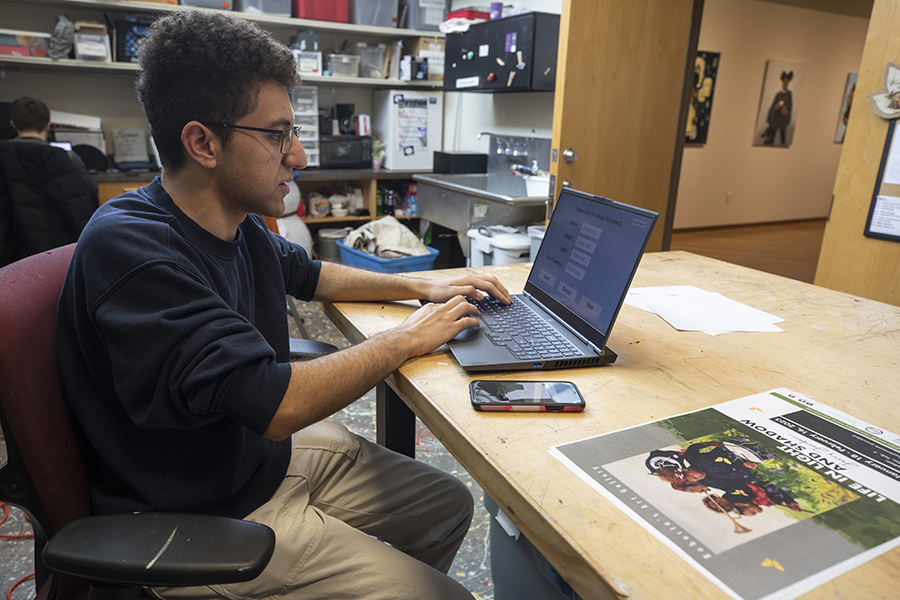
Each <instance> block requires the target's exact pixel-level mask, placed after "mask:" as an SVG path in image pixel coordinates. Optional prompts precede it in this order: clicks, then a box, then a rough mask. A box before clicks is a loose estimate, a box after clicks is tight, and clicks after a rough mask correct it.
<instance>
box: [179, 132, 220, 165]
mask: <svg viewBox="0 0 900 600" xmlns="http://www.w3.org/2000/svg"><path fill="white" fill-rule="evenodd" d="M181 144H182V145H183V146H184V151H185V152H186V153H187V155H188V158H189V159H190V160H193V161H194V162H195V163H197V164H198V165H200V166H201V167H204V168H206V169H214V168H215V167H216V166H217V164H218V158H219V156H220V154H221V152H222V142H221V140H220V139H219V137H218V136H216V135H214V134H213V132H212V131H211V130H210V129H209V127H207V126H206V125H203V124H202V123H200V122H199V121H191V122H189V123H188V124H187V125H185V126H184V129H182V130H181Z"/></svg>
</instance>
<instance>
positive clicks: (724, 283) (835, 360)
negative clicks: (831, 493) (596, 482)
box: [325, 252, 900, 599]
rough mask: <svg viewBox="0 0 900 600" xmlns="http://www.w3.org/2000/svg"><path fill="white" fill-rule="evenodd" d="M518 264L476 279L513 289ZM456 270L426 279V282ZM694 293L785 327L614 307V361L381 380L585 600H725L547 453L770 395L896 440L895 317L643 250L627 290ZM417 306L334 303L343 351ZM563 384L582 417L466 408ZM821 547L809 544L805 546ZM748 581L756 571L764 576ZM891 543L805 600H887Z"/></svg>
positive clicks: (893, 562) (438, 356)
mask: <svg viewBox="0 0 900 600" xmlns="http://www.w3.org/2000/svg"><path fill="white" fill-rule="evenodd" d="M529 268H530V265H529V264H517V265H503V266H492V267H483V268H478V269H474V270H477V271H482V272H490V273H493V274H494V275H496V276H497V277H499V278H500V279H501V280H502V281H503V282H504V284H505V285H506V286H507V288H509V289H510V291H511V292H513V293H516V292H520V291H521V289H522V286H523V285H524V281H525V278H526V276H527V275H528V270H529ZM453 272H458V271H432V272H426V273H417V274H415V276H421V277H437V276H442V275H446V274H449V273H453ZM661 285H695V286H697V287H700V288H702V289H705V290H708V291H715V292H719V293H721V294H723V295H725V296H727V297H728V298H731V299H733V300H737V301H739V302H743V303H745V304H748V305H750V306H753V307H755V308H758V309H760V310H763V311H766V312H768V313H771V314H773V315H778V316H780V317H783V318H784V319H785V320H784V322H783V323H779V327H781V328H783V329H784V330H785V331H784V333H728V334H724V335H718V336H710V335H707V334H705V333H700V332H682V331H676V330H675V329H673V328H672V327H671V326H670V325H669V324H668V323H666V322H665V321H663V320H662V319H661V318H660V317H658V316H656V315H654V314H651V313H648V312H645V311H643V310H640V309H637V308H633V307H631V306H627V305H626V306H624V307H623V308H622V311H621V312H620V314H619V317H618V320H617V322H616V325H615V327H614V329H613V332H612V336H611V338H610V340H609V346H610V347H611V348H612V349H613V350H614V351H615V352H616V353H618V355H619V358H618V361H617V362H616V363H615V364H613V365H611V366H604V367H595V368H582V369H570V370H560V371H547V372H534V371H528V372H519V373H515V374H506V373H501V374H482V375H478V376H470V375H467V374H466V373H465V372H464V371H463V370H462V369H461V368H460V367H459V365H458V364H457V363H456V361H455V360H454V359H453V356H452V355H451V354H450V353H449V352H448V351H447V350H446V349H445V348H441V349H439V350H437V351H435V352H434V353H432V354H430V355H427V356H423V357H419V358H416V359H412V360H409V361H407V362H406V363H405V364H404V365H403V366H402V367H401V368H400V369H399V370H398V371H396V372H395V373H394V374H392V375H391V376H390V377H389V378H388V380H387V382H388V384H389V385H390V386H391V388H393V389H394V390H395V391H396V392H397V393H398V394H399V396H400V397H401V398H402V399H403V401H404V402H406V404H407V405H408V406H409V407H410V408H412V409H413V410H414V411H415V413H416V414H417V415H418V416H419V417H420V418H421V420H422V421H423V422H424V423H425V424H426V425H427V426H428V428H429V429H430V430H431V431H432V432H433V433H434V434H435V436H437V437H438V438H439V439H440V441H441V442H442V443H443V444H444V446H446V447H447V449H448V450H449V451H450V452H451V453H452V454H453V455H454V456H455V457H456V458H457V459H458V460H459V461H460V463H462V464H463V466H464V467H465V468H466V469H467V470H468V471H469V473H471V474H472V476H473V477H474V478H475V479H476V480H477V481H478V482H479V483H480V484H481V485H482V486H483V487H484V489H485V491H486V492H487V493H488V494H489V495H490V496H491V497H492V498H494V499H495V500H497V502H498V504H499V505H500V507H501V508H502V509H503V511H504V512H505V513H506V514H507V515H508V516H509V517H510V518H511V519H512V520H513V522H514V523H515V524H516V525H517V526H518V527H519V528H520V529H521V530H522V531H523V532H524V533H525V535H527V536H528V538H529V539H530V540H531V541H532V542H533V543H534V545H535V546H536V547H537V548H538V549H539V550H540V551H541V552H542V553H543V554H544V556H545V557H547V559H548V560H549V561H550V562H551V563H552V564H553V565H554V566H555V567H556V568H557V569H558V570H559V571H560V573H561V574H562V575H563V577H565V579H566V581H568V582H569V583H570V584H571V585H572V586H573V587H574V588H575V589H576V590H577V591H578V593H579V594H580V595H581V596H582V597H583V598H625V597H628V598H648V599H649V598H726V597H727V596H726V595H725V594H724V593H723V592H722V591H721V590H719V588H717V587H716V586H715V585H713V584H712V583H711V582H710V581H708V580H707V579H705V578H704V577H703V576H702V575H700V574H699V573H698V572H697V571H696V570H695V569H694V568H693V567H692V566H691V565H689V564H688V563H687V562H685V561H684V560H682V559H681V558H680V557H679V556H677V555H676V554H675V553H674V552H673V551H671V550H670V549H668V548H667V547H666V546H665V545H663V544H662V543H661V542H659V541H657V540H656V539H655V538H654V537H653V536H652V535H651V534H650V533H648V532H647V531H646V530H644V529H643V528H642V527H641V526H640V525H639V524H638V523H636V522H635V521H633V520H632V519H631V518H630V517H628V516H627V515H626V514H625V513H623V512H622V511H620V510H619V509H618V508H616V507H615V506H614V505H613V504H612V503H611V502H609V501H608V500H607V499H605V498H604V497H603V496H601V495H600V494H599V493H597V492H596V491H594V490H593V489H592V488H591V487H590V486H588V485H587V484H586V483H585V482H583V481H582V480H581V479H579V478H578V477H577V476H576V475H575V474H574V473H572V472H570V471H569V470H568V469H566V468H565V467H563V466H562V465H561V463H560V462H559V461H557V460H556V459H555V458H553V457H552V456H551V455H550V454H549V453H548V449H549V448H550V447H551V446H554V445H556V444H561V443H565V442H571V441H575V440H579V439H582V438H586V437H589V436H593V435H597V434H601V433H608V432H611V431H616V430H618V429H623V428H626V427H631V426H634V425H638V424H641V423H646V422H649V421H654V420H657V419H660V418H663V417H667V416H671V415H675V414H679V413H683V412H687V411H693V410H697V409H701V408H704V407H708V406H712V405H715V404H719V403H722V402H726V401H728V400H732V399H735V398H740V397H743V396H748V395H751V394H755V393H758V392H763V391H767V390H770V389H773V388H777V387H786V388H789V389H791V390H793V391H795V392H799V393H801V394H805V395H807V396H810V397H812V398H813V399H815V400H817V401H818V402H822V403H824V404H827V405H829V406H833V407H835V408H837V409H839V410H842V411H844V412H847V413H849V414H851V415H854V416H857V417H859V418H860V419H863V420H865V421H868V422H870V423H874V424H876V425H879V426H881V427H883V428H885V429H888V430H891V431H894V432H900V392H898V388H900V308H898V307H895V306H891V305H887V304H882V303H880V302H874V301H871V300H866V299H864V298H859V297H855V296H851V295H848V294H844V293H841V292H835V291H832V290H828V289H825V288H821V287H816V286H813V285H810V284H806V283H802V282H798V281H794V280H790V279H785V278H782V277H778V276H775V275H770V274H767V273H762V272H759V271H754V270H752V269H747V268H745V267H740V266H737V265H732V264H728V263H724V262H720V261H716V260H713V259H708V258H703V257H700V256H696V255H693V254H689V253H686V252H663V253H651V254H647V255H645V256H644V258H643V261H642V263H641V266H640V268H639V269H638V272H637V274H636V276H635V279H634V282H633V283H632V287H644V286H661ZM417 306H418V303H413V302H405V303H336V304H332V305H326V307H325V311H326V314H327V315H328V316H329V318H331V319H332V321H334V322H335V324H336V325H337V326H338V328H339V329H341V330H342V332H343V333H344V334H345V335H347V337H348V338H350V339H351V340H352V341H359V340H362V339H365V338H367V337H370V336H372V335H375V334H377V333H379V332H380V331H384V330H386V329H388V328H390V327H392V326H394V325H396V324H398V323H399V322H401V321H402V320H403V319H404V318H405V317H406V316H407V315H408V314H409V313H411V312H412V311H413V310H415V308H416V307H417ZM487 378H492V379H548V380H569V381H574V382H575V383H576V384H577V385H578V387H579V389H580V390H581V392H582V394H583V396H584V398H585V402H586V404H587V408H586V410H585V411H584V413H566V414H561V413H479V412H476V411H474V410H472V408H471V404H470V402H469V397H468V384H469V382H470V381H471V380H473V379H487ZM817 551H820V549H816V548H811V549H810V552H817ZM761 576H765V573H764V572H761ZM898 581H900V549H894V550H892V551H890V552H888V553H886V554H884V555H882V556H880V557H877V558H875V559H873V560H871V561H869V562H868V563H866V564H864V565H862V566H860V567H857V568H856V569H854V570H852V571H850V572H849V573H847V574H845V575H843V576H841V577H839V578H837V579H834V580H832V581H830V582H828V583H825V584H823V585H822V586H820V587H819V588H817V589H816V590H814V591H812V592H810V593H808V594H807V595H805V596H804V598H896V597H897V596H896V595H897V593H898V591H897V590H898V583H897V582H898Z"/></svg>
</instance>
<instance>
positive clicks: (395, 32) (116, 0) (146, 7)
mask: <svg viewBox="0 0 900 600" xmlns="http://www.w3.org/2000/svg"><path fill="white" fill-rule="evenodd" d="M8 1H12V2H18V3H20V4H32V5H33V4H49V5H52V6H60V7H80V8H86V9H97V10H107V11H117V12H123V13H134V12H149V13H165V12H173V11H178V10H215V9H209V8H196V7H193V6H181V5H171V4H159V3H156V2H132V1H131V0H8ZM216 12H223V13H226V14H233V15H238V16H240V17H242V18H244V19H247V20H248V21H255V22H257V23H259V24H260V25H262V26H264V27H265V28H266V29H274V28H278V27H285V28H287V29H296V28H302V29H312V30H314V31H331V32H336V33H341V34H345V33H355V34H358V35H361V36H366V37H380V38H404V37H408V38H413V37H444V34H443V33H440V32H438V31H430V30H421V29H400V28H396V27H375V26H371V25H355V24H353V23H335V22H331V21H311V20H309V19H294V18H292V17H280V16H276V15H267V14H262V13H250V12H241V11H231V10H224V11H219V10H217V11H216Z"/></svg>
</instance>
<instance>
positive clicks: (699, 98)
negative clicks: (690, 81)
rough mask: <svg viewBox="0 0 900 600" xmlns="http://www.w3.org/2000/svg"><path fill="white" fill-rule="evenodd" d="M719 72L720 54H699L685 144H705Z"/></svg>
mask: <svg viewBox="0 0 900 600" xmlns="http://www.w3.org/2000/svg"><path fill="white" fill-rule="evenodd" d="M718 71H719V53H718V52H702V51H698V52H697V58H696V60H695V61H694V87H693V88H691V103H690V105H689V106H688V120H687V128H686V131H685V139H684V143H686V144H705V143H706V134H707V133H708V132H709V117H710V114H711V113H712V101H713V92H714V91H715V88H716V73H718Z"/></svg>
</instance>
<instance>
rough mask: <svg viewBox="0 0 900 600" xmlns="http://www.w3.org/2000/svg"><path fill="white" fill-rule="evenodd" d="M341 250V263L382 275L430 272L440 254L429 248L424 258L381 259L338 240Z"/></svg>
mask: <svg viewBox="0 0 900 600" xmlns="http://www.w3.org/2000/svg"><path fill="white" fill-rule="evenodd" d="M337 246H338V248H340V250H341V262H342V263H344V264H345V265H348V266H351V267H360V268H363V269H368V270H370V271H378V272H380V273H411V272H412V271H430V270H431V269H432V267H434V259H436V258H437V256H438V254H439V252H438V251H437V250H435V249H434V248H432V247H430V246H427V248H428V254H423V255H422V256H405V257H403V258H380V257H378V256H373V255H371V254H367V253H365V252H362V251H360V250H357V249H355V248H351V247H350V246H347V245H345V244H344V242H343V241H342V240H338V243H337Z"/></svg>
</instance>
